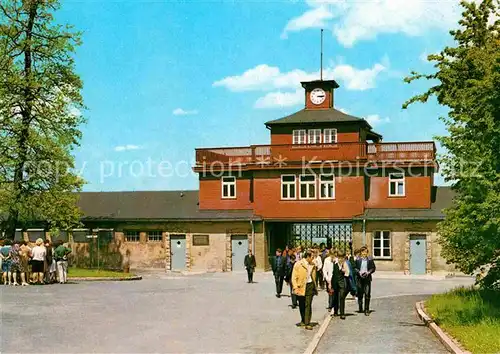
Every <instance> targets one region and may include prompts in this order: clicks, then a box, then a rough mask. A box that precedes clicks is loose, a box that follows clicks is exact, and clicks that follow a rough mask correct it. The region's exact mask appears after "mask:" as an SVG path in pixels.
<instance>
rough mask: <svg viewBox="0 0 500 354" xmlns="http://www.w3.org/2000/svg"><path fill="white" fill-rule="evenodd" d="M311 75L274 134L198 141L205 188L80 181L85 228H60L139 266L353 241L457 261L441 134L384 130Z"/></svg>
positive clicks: (236, 260)
mask: <svg viewBox="0 0 500 354" xmlns="http://www.w3.org/2000/svg"><path fill="white" fill-rule="evenodd" d="M302 86H303V87H304V102H305V107H304V109H302V110H300V111H298V112H296V113H294V114H291V115H289V116H287V117H284V118H280V119H276V120H272V121H270V122H267V123H266V124H265V125H266V128H267V129H268V130H269V133H270V144H269V145H252V146H245V147H231V148H227V147H224V148H217V147H215V148H199V149H196V165H195V166H194V167H193V169H194V171H196V172H197V173H198V174H199V191H168V192H114V193H113V192H109V193H82V194H81V198H80V202H79V203H80V207H81V208H82V210H83V212H84V215H85V217H84V219H83V222H84V224H85V228H84V229H82V230H74V231H72V232H68V233H67V234H66V233H64V235H63V236H61V235H59V236H58V237H64V238H65V239H68V240H69V241H70V242H71V243H73V246H74V248H75V249H76V252H75V254H77V255H78V257H80V258H81V259H82V260H85V261H87V262H89V259H90V262H91V263H92V262H94V263H95V242H96V241H95V239H94V238H92V237H89V236H92V235H94V237H97V238H98V239H100V240H103V239H104V240H107V241H109V245H108V246H106V247H105V249H107V250H109V251H110V252H111V255H114V256H116V262H118V263H121V264H123V263H129V264H130V265H131V266H132V267H146V268H151V267H165V268H166V269H167V270H184V269H185V270H214V271H229V270H235V269H243V257H244V255H245V254H246V252H247V249H248V248H249V247H250V248H252V249H253V250H254V253H255V255H256V258H257V268H258V269H267V268H268V266H269V264H268V256H270V255H272V254H273V253H274V250H275V249H276V248H277V247H284V246H285V245H297V244H301V245H305V246H308V245H312V244H314V243H317V244H320V243H322V242H324V243H327V244H329V245H333V246H337V247H345V246H346V245H347V244H348V243H349V242H352V243H353V246H354V248H357V247H360V246H361V245H365V244H366V245H368V247H369V248H370V250H371V253H372V255H373V256H374V258H376V259H377V260H378V262H377V267H378V269H381V270H395V271H404V272H406V273H413V274H422V273H431V272H452V271H453V267H452V266H449V265H447V264H446V262H445V261H444V260H443V259H442V258H441V257H440V247H439V245H438V244H437V242H436V241H437V237H438V235H437V232H436V224H437V222H438V221H439V220H441V219H443V217H444V216H443V213H442V209H443V208H444V207H446V206H448V205H450V203H451V201H452V198H453V195H452V193H451V190H450V189H449V188H446V187H435V186H434V173H435V172H436V171H437V169H438V166H437V163H436V160H435V157H436V148H435V144H434V142H432V141H427V142H383V141H382V136H381V135H380V134H378V133H376V132H375V131H374V130H373V128H372V127H371V126H370V124H369V123H368V122H367V121H366V120H364V119H362V118H358V117H355V116H351V115H348V114H345V113H343V112H341V111H339V110H337V109H335V100H334V92H335V90H336V89H337V88H339V85H338V84H337V83H336V82H335V81H333V80H330V81H312V82H303V83H302ZM29 235H30V234H29V232H27V233H25V234H24V236H20V237H25V238H31V237H30V236H29ZM101 249H102V248H101Z"/></svg>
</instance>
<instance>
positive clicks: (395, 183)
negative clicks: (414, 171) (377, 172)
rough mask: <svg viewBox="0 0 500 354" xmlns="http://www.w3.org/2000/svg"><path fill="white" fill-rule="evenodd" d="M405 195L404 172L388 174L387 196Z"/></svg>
mask: <svg viewBox="0 0 500 354" xmlns="http://www.w3.org/2000/svg"><path fill="white" fill-rule="evenodd" d="M404 195H405V175H404V173H390V174H389V196H390V197H402V196H404Z"/></svg>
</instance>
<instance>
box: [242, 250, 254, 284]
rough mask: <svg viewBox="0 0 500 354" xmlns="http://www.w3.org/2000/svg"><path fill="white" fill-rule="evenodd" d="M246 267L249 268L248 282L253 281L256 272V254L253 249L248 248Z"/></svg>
mask: <svg viewBox="0 0 500 354" xmlns="http://www.w3.org/2000/svg"><path fill="white" fill-rule="evenodd" d="M244 264H245V268H246V269H247V275H248V283H253V273H254V272H255V266H256V263H255V256H254V255H253V254H252V250H251V249H249V250H248V254H247V255H246V256H245V261H244Z"/></svg>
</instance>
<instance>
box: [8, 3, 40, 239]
mask: <svg viewBox="0 0 500 354" xmlns="http://www.w3.org/2000/svg"><path fill="white" fill-rule="evenodd" d="M39 1H40V0H25V2H24V5H25V6H26V7H27V8H28V9H29V13H28V23H27V26H26V45H25V47H24V49H23V52H24V80H25V82H24V84H25V86H24V90H23V103H24V107H21V116H22V120H21V129H20V132H19V137H18V139H17V150H18V159H17V164H16V167H15V170H14V183H13V189H14V190H13V193H14V203H13V205H11V207H10V208H9V209H10V210H9V217H8V220H7V230H6V231H7V232H6V237H7V238H8V239H11V240H13V239H14V237H15V234H16V227H17V226H18V223H19V211H18V206H19V203H21V202H22V200H23V198H22V197H23V187H24V186H23V180H24V169H25V166H26V162H27V157H28V146H27V141H28V136H29V127H30V124H31V114H32V107H33V100H34V97H33V90H32V87H31V69H32V65H33V63H32V51H31V40H32V33H33V26H34V23H35V18H36V15H37V9H38V3H39Z"/></svg>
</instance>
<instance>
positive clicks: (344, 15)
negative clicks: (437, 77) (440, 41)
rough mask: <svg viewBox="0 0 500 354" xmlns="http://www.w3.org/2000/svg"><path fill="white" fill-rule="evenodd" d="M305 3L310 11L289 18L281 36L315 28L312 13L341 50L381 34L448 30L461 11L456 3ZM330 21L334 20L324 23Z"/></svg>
mask: <svg viewBox="0 0 500 354" xmlns="http://www.w3.org/2000/svg"><path fill="white" fill-rule="evenodd" d="M308 4H309V6H310V7H311V9H309V10H307V11H306V12H305V13H304V14H302V15H301V16H299V17H296V18H293V19H291V20H290V21H289V22H288V23H287V25H286V26H285V29H284V33H286V32H291V31H300V30H303V29H307V28H317V27H318V26H317V25H316V23H315V22H314V21H310V18H311V17H313V15H314V14H316V16H317V18H318V22H319V23H321V25H322V26H324V27H330V28H331V29H332V32H333V34H334V35H335V37H336V38H337V40H338V41H339V42H340V43H341V44H342V45H344V46H345V47H351V46H352V45H354V43H356V42H357V41H360V40H369V39H374V38H376V37H377V36H378V35H380V34H384V33H404V34H406V35H409V36H418V35H422V34H424V33H426V32H430V31H433V30H436V29H437V30H448V29H449V28H451V27H452V26H453V25H455V24H456V22H457V20H458V19H459V17H460V12H461V8H460V6H459V4H458V1H456V2H455V1H429V0H365V1H349V2H347V1H345V0H344V1H338V0H317V1H308ZM322 14H323V17H321V15H322ZM326 14H330V16H327V15H326ZM304 18H305V19H306V20H307V19H309V21H306V20H305V19H304ZM333 18H336V20H333V21H328V20H332V19H333Z"/></svg>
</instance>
